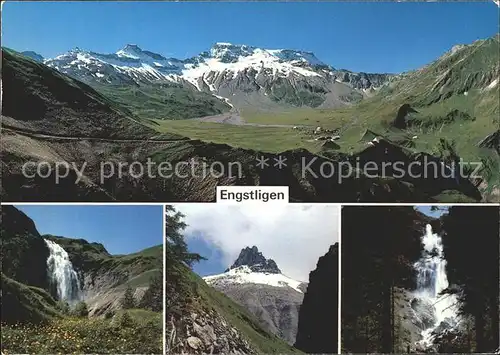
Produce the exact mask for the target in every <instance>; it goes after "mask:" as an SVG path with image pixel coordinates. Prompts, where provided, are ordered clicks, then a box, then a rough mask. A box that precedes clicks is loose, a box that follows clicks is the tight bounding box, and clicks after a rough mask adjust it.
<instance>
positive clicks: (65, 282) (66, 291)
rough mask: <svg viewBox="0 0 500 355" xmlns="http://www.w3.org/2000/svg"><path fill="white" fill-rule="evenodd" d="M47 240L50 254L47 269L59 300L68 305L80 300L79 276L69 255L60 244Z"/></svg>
mask: <svg viewBox="0 0 500 355" xmlns="http://www.w3.org/2000/svg"><path fill="white" fill-rule="evenodd" d="M44 240H45V244H47V247H48V248H49V251H50V254H49V257H48V258H47V269H48V274H49V277H50V281H51V283H52V285H54V286H55V288H56V290H57V298H58V299H59V300H62V301H67V302H68V303H70V304H71V303H74V302H76V301H79V300H80V297H81V289H80V282H79V281H78V275H77V273H76V271H75V269H73V264H71V261H70V260H69V255H68V253H67V252H66V250H64V249H63V248H62V247H61V246H60V245H59V244H57V243H55V242H53V241H51V240H47V239H44Z"/></svg>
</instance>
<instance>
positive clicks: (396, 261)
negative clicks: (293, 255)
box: [341, 205, 500, 354]
mask: <svg viewBox="0 0 500 355" xmlns="http://www.w3.org/2000/svg"><path fill="white" fill-rule="evenodd" d="M360 221H363V223H360ZM499 226H500V207H499V206H498V205H497V206H495V205H492V206H484V207H483V206H456V205H454V206H444V205H438V206H422V205H420V206H417V207H411V206H404V207H403V206H380V207H378V206H377V207H361V206H349V207H343V208H342V237H341V238H342V244H341V248H342V254H341V255H342V260H341V263H342V285H341V300H342V301H341V303H342V305H341V306H342V307H341V329H342V332H341V346H342V353H395V354H403V353H434V354H435V353H448V354H457V353H459V354H460V353H462V354H470V353H487V354H493V353H497V354H498V353H499V352H500V348H499V337H500V331H499V294H500V289H499V284H500V278H499V265H500V259H499V246H500V244H499V242H500V230H499Z"/></svg>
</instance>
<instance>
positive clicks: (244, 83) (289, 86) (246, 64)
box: [43, 43, 390, 107]
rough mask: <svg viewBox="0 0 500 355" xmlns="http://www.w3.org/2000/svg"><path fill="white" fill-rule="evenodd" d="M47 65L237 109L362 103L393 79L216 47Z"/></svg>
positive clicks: (72, 57) (309, 59) (133, 48)
mask: <svg viewBox="0 0 500 355" xmlns="http://www.w3.org/2000/svg"><path fill="white" fill-rule="evenodd" d="M43 62H44V63H45V64H46V65H48V66H50V67H52V68H55V69H57V70H59V71H61V72H63V73H65V74H68V75H69V76H72V77H74V78H76V79H79V80H82V81H84V82H87V83H100V84H133V85H143V84H151V83H165V82H172V83H177V84H181V85H184V86H186V87H188V88H191V89H194V90H199V91H205V92H208V93H212V94H214V95H217V96H222V97H224V98H227V99H229V100H230V102H231V103H232V104H234V105H236V106H245V105H255V104H259V105H261V106H264V107H272V106H275V105H277V104H279V105H280V106H283V105H285V106H286V105H288V106H313V107H317V106H322V107H334V106H338V105H343V104H346V103H349V102H351V101H355V100H358V99H361V98H362V97H364V96H366V95H367V94H368V93H369V92H370V90H374V89H376V88H378V87H380V86H381V85H382V84H384V83H385V82H386V81H387V80H388V79H389V78H390V75H386V74H366V73H354V72H350V71H346V70H337V69H334V68H333V67H331V66H330V65H328V64H326V63H324V62H322V61H320V60H319V59H318V58H316V56H315V55H314V54H313V53H310V52H305V51H298V50H289V49H262V48H257V47H252V46H246V45H234V44H230V43H216V44H215V45H213V46H212V47H211V48H210V49H209V50H208V51H205V52H202V53H200V54H199V55H197V56H195V57H192V58H187V59H176V58H167V57H164V56H162V55H161V54H158V53H153V52H150V51H147V50H143V49H141V48H139V47H138V46H137V45H135V44H128V45H126V46H125V47H124V48H123V49H120V50H119V51H117V52H116V53H111V54H101V53H96V52H92V51H87V50H82V49H79V48H75V49H72V50H70V51H69V52H67V53H64V54H62V55H59V56H57V57H55V58H49V59H43Z"/></svg>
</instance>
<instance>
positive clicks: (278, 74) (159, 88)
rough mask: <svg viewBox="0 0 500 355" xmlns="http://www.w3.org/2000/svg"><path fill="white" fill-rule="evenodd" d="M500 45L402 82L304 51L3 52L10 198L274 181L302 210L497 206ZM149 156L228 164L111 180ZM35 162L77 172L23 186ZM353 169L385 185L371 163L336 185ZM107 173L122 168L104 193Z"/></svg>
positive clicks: (204, 193) (484, 45)
mask: <svg viewBox="0 0 500 355" xmlns="http://www.w3.org/2000/svg"><path fill="white" fill-rule="evenodd" d="M498 45H499V37H498V36H496V37H492V38H489V39H486V40H481V41H477V42H474V43H473V44H470V45H464V46H459V47H456V48H454V49H453V50H451V51H450V52H448V53H446V54H445V55H443V56H442V57H440V58H438V59H437V60H436V61H435V62H433V63H431V64H429V65H428V66H426V67H424V68H422V69H419V70H415V71H412V72H409V73H403V74H399V75H386V74H373V75H372V74H363V73H352V72H348V71H344V70H338V69H335V68H333V67H331V66H329V65H326V64H325V63H323V62H321V61H320V60H319V59H317V58H316V57H315V56H314V54H312V53H308V52H303V51H291V50H267V49H261V48H257V47H251V46H244V45H242V46H239V45H238V46H237V45H230V44H220V43H219V44H216V45H214V46H213V47H212V48H211V49H210V50H209V51H207V52H204V53H202V54H200V55H199V56H197V57H193V58H190V59H186V60H178V59H170V58H166V57H164V56H161V55H160V54H155V53H152V52H149V51H146V50H142V49H140V48H139V47H137V46H132V45H128V46H126V47H124V48H123V49H122V50H120V51H118V52H117V53H114V54H99V53H94V52H91V51H85V50H81V49H75V50H72V51H70V52H68V53H66V54H63V55H60V56H58V57H56V58H50V59H43V58H40V56H38V55H36V53H35V54H34V53H31V52H29V53H25V54H26V56H24V55H20V54H19V53H16V52H14V51H10V50H6V49H3V59H2V60H3V67H2V74H3V78H4V82H3V88H4V89H3V95H4V100H3V104H2V126H3V128H4V129H3V131H2V136H3V140H4V141H5V142H6V144H5V149H4V150H3V151H2V158H3V168H2V169H3V172H4V173H3V174H2V177H3V184H2V189H3V193H4V196H5V198H6V199H7V200H11V201H13V200H51V201H60V200H61V199H65V200H67V199H70V200H72V201H81V200H94V201H108V200H127V201H130V200H133V201H151V200H163V201H165V200H167V199H168V200H169V201H184V200H190V201H212V200H213V199H214V198H215V194H214V193H215V191H214V186H216V185H233V184H244V185H272V184H278V185H288V186H290V195H291V199H292V200H293V201H384V200H385V201H413V202H415V201H420V202H424V201H443V202H444V201H455V202H465V201H468V202H472V201H497V200H498V198H499V194H498V192H499V190H498V186H499V185H498V184H499V181H498V178H499V176H498V174H497V171H498V168H499V166H500V157H499V155H498V150H499V148H498V146H499V142H498V139H496V138H498V137H499V135H498V128H499V124H500V121H499V119H498V117H499V103H498V90H499V87H498V85H497V84H498V80H496V79H495V78H497V77H498V74H499V73H498V67H497V66H495V63H496V62H495V60H496V58H497V57H496V56H497V52H498V48H499V47H498ZM42 63H43V64H42ZM155 63H156V64H155ZM51 68H55V69H57V70H54V69H51ZM436 78H438V79H436ZM439 78H441V79H439ZM318 81H319V82H318ZM203 83H204V84H203ZM289 86H292V87H293V88H294V89H293V90H292V91H290V90H289V88H288V87H289ZM326 87H328V88H326ZM42 92H43V93H44V94H42ZM280 92H281V94H279V93H280ZM347 92H348V93H347ZM346 93H347V94H346ZM280 95H281V96H280ZM304 95H305V96H307V97H308V99H304V97H303V96H304ZM318 95H319V96H318ZM332 95H333V96H335V98H333V96H332ZM346 95H347V96H346ZM341 96H342V98H340V97H341ZM314 97H315V98H314ZM318 97H320V99H318ZM353 97H356V98H354V99H353ZM19 98H22V99H19ZM311 98H312V99H311ZM254 99H255V100H254ZM308 100H309V101H308ZM245 101H246V103H245ZM320 101H321V102H320ZM204 117H205V118H204ZM230 123H232V124H230ZM465 131H467V132H468V134H467V135H463V134H462V133H463V132H465ZM276 153H278V154H279V155H281V156H283V157H285V158H286V159H287V167H286V168H285V169H273V168H272V167H269V168H266V169H259V168H257V167H255V163H254V162H255V158H256V157H259V156H263V157H268V158H269V159H271V160H272V159H274V158H275V157H274V154H276ZM148 159H152V160H153V161H154V162H155V163H156V164H159V163H161V162H169V163H170V164H173V165H175V164H176V163H179V162H182V161H195V162H198V163H200V164H202V163H203V162H206V163H207V164H208V165H211V164H215V163H216V162H222V164H223V165H224V166H225V168H224V169H223V170H224V171H223V172H221V174H218V176H217V177H214V176H211V175H210V176H205V177H204V178H200V177H199V176H200V174H196V176H192V177H190V179H188V180H189V181H186V180H185V179H176V177H175V176H170V177H169V178H167V179H164V178H158V176H157V175H156V177H151V176H148V177H144V176H143V175H141V177H140V178H134V176H137V174H135V173H134V171H132V172H131V171H130V169H128V168H127V169H125V171H123V173H121V174H117V173H116V166H117V165H118V163H120V162H127V164H130V163H131V162H132V161H139V162H141V163H142V164H143V165H144V164H145V162H146V161H147V160H148ZM422 159H427V160H430V161H434V162H436V163H437V164H438V166H439V165H443V164H444V165H445V166H448V167H451V168H449V169H453V166H454V164H456V162H458V161H460V159H462V161H463V162H464V163H463V164H464V165H467V166H465V167H463V169H462V170H463V171H464V173H463V174H461V176H460V177H458V178H457V177H456V176H452V175H449V174H445V173H442V172H441V173H438V174H439V175H438V176H437V177H433V178H429V177H426V176H424V167H422V166H421V163H422ZM311 160H314V161H315V163H314V164H312V165H311V166H313V167H314V168H313V169H312V170H313V171H315V172H317V171H319V169H320V168H321V166H324V165H325V164H326V165H331V166H334V170H335V171H334V172H333V173H332V175H331V176H328V178H324V177H323V176H320V177H319V178H315V177H314V174H309V173H308V172H307V171H306V172H304V165H307V164H304V161H306V162H308V161H311ZM27 161H33V162H40V161H44V162H47V164H46V167H48V169H54V167H55V165H56V163H59V164H61V165H65V164H66V165H67V166H68V167H67V171H66V174H67V176H65V177H63V178H61V181H59V182H58V184H54V179H55V176H54V172H52V173H50V171H49V172H47V176H48V177H49V178H41V177H40V176H39V175H40V174H31V173H30V174H28V176H32V177H27V176H26V174H24V175H23V173H22V171H21V168H22V166H23V164H25V163H26V162H27ZM235 161H237V162H240V163H241V165H242V169H243V171H241V172H239V173H238V175H237V177H235V176H234V175H232V174H229V173H228V172H227V169H226V168H227V167H228V164H229V163H230V162H235ZM345 161H347V162H350V163H351V164H354V163H356V162H358V161H361V162H365V163H367V162H371V163H375V164H377V165H378V166H379V169H378V173H377V174H376V176H373V174H371V172H370V174H368V173H367V172H365V171H364V166H363V165H361V166H359V167H358V168H356V169H355V170H358V173H357V175H356V174H353V175H355V176H356V177H354V176H348V177H346V178H343V179H341V180H342V182H341V184H339V183H338V182H339V175H341V174H342V173H341V171H342V167H341V165H342V164H341V163H342V162H345ZM396 161H401V162H402V163H403V165H404V167H405V168H404V169H403V170H408V169H410V166H411V165H410V164H411V163H412V162H415V163H417V162H419V164H420V165H417V166H420V168H419V169H418V170H419V172H418V174H415V173H413V175H416V176H417V177H415V176H408V175H409V174H404V176H403V177H397V175H396V174H395V172H394V171H393V170H390V171H389V172H387V171H386V170H384V171H382V170H381V168H383V167H381V166H380V165H382V164H383V163H388V164H393V163H394V162H396ZM84 164H85V170H84V171H83V173H81V174H80V172H81V171H79V168H81V167H82V166H83V165H84ZM102 164H104V165H106V167H107V168H111V166H112V168H113V169H114V170H113V171H114V172H115V173H114V174H111V173H110V175H111V176H109V177H107V178H105V179H104V181H103V179H102V175H103V172H102V171H101V170H102V166H101V165H102ZM476 168H478V169H476ZM196 169H198V168H195V170H196ZM445 170H446V169H445ZM474 170H476V172H475V174H472V172H473V171H474ZM198 171H200V173H201V170H198ZM107 173H108V172H105V175H106V174H107ZM304 173H305V175H304ZM44 174H45V172H44ZM75 182H77V183H76V184H75ZM188 186H189V188H188ZM63 192H64V193H63Z"/></svg>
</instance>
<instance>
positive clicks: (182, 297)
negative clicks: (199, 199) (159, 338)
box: [165, 206, 298, 353]
mask: <svg viewBox="0 0 500 355" xmlns="http://www.w3.org/2000/svg"><path fill="white" fill-rule="evenodd" d="M167 211H168V215H167V222H166V223H167V240H166V248H167V250H166V252H167V300H166V302H167V303H166V315H165V316H166V320H167V334H166V337H167V353H169V351H170V352H173V353H177V352H180V351H181V350H182V349H184V348H185V346H186V344H185V342H186V338H187V335H186V334H185V329H183V325H185V324H186V323H188V324H189V322H191V320H190V319H191V318H190V317H191V316H190V315H191V314H193V313H196V314H198V315H199V316H200V317H202V315H203V314H211V313H212V312H213V314H217V315H219V316H220V317H222V318H223V320H224V322H228V323H229V325H230V327H233V328H235V329H236V330H237V334H241V336H242V337H243V339H244V342H245V343H248V345H249V348H247V351H250V352H252V353H254V352H257V353H293V352H298V351H297V350H296V349H294V348H293V347H291V346H289V345H288V344H286V343H285V342H284V341H282V340H281V339H279V338H278V337H276V336H274V335H271V334H269V333H267V332H266V331H265V330H264V328H263V327H262V326H261V325H260V324H259V322H258V321H257V320H256V319H255V318H254V317H253V316H252V315H250V314H249V313H248V312H247V311H246V310H245V309H243V307H241V306H240V305H238V304H236V303H235V302H234V301H232V300H231V299H230V298H229V297H227V296H225V295H224V294H222V293H220V292H218V291H216V290H215V289H213V288H211V287H210V286H208V285H207V284H206V283H205V282H204V281H203V279H201V278H200V277H199V276H198V275H196V274H194V273H193V272H192V271H191V270H190V268H189V265H190V264H192V263H193V262H195V261H197V260H200V258H201V257H200V256H199V255H197V254H192V253H189V252H188V251H187V245H186V244H185V242H184V238H183V235H182V230H183V229H184V228H185V227H186V224H185V223H184V222H183V216H182V214H180V213H179V212H176V211H175V209H174V208H173V207H171V206H168V208H167ZM229 334H230V330H229V328H228V334H226V336H230V335H229ZM232 336H233V337H234V334H233V335H232ZM241 346H243V345H241ZM187 349H188V350H190V351H193V349H189V348H187Z"/></svg>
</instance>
